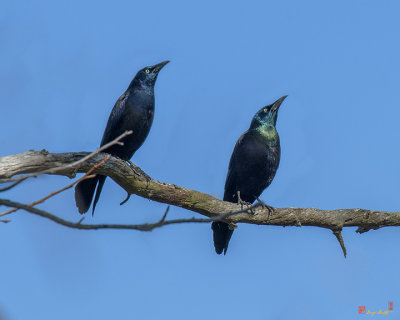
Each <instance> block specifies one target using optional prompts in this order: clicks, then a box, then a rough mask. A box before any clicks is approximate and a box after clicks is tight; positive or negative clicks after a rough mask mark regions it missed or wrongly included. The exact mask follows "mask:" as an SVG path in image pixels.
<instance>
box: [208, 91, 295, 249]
mask: <svg viewBox="0 0 400 320" xmlns="http://www.w3.org/2000/svg"><path fill="white" fill-rule="evenodd" d="M286 97H287V96H283V97H282V98H280V99H278V100H276V101H275V102H274V103H273V104H270V105H268V106H266V107H264V108H262V109H261V110H259V111H258V112H257V113H256V114H255V116H254V117H253V120H252V122H251V124H250V128H249V130H247V131H246V132H245V133H243V134H242V136H241V137H240V138H239V140H238V141H237V142H236V145H235V148H234V150H233V153H232V156H231V160H230V162H229V169H228V175H227V177H226V182H225V192H224V201H229V202H234V203H239V204H243V203H250V204H251V203H253V202H254V201H255V200H256V199H257V198H258V197H259V196H260V195H261V193H262V192H263V191H264V189H265V188H267V187H268V186H269V185H270V184H271V182H272V179H274V176H275V173H276V170H277V169H278V166H279V160H280V156H281V147H280V142H279V135H278V132H277V131H276V128H275V125H276V119H277V116H278V110H279V107H280V105H281V104H282V102H283V100H285V98H286ZM211 228H212V230H213V236H214V247H215V252H216V253H218V254H221V253H222V252H224V254H226V250H227V249H228V244H229V240H230V239H231V237H232V233H233V228H232V227H231V226H229V224H227V223H225V222H221V221H215V222H213V223H212V225H211Z"/></svg>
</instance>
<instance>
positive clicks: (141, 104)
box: [75, 61, 169, 214]
mask: <svg viewBox="0 0 400 320" xmlns="http://www.w3.org/2000/svg"><path fill="white" fill-rule="evenodd" d="M168 62H169V61H164V62H161V63H159V64H156V65H154V66H149V67H145V68H143V69H141V70H139V72H138V73H137V74H136V76H135V78H133V80H132V81H131V83H130V85H129V87H128V89H127V90H126V91H125V92H124V93H123V94H122V96H121V97H119V99H118V100H117V102H116V103H115V105H114V108H113V109H112V111H111V114H110V116H109V118H108V122H107V126H106V129H105V130H104V134H103V138H102V140H101V143H100V146H103V145H105V144H106V143H108V142H110V141H112V140H114V139H115V138H117V137H118V136H120V135H121V134H123V133H124V132H125V131H127V130H132V131H133V133H132V134H131V135H128V136H126V137H125V138H123V139H122V140H121V142H123V143H124V145H123V146H121V145H113V146H111V147H109V148H108V149H106V150H104V152H107V153H109V154H111V155H113V156H116V157H119V158H121V159H122V160H126V161H127V160H129V159H130V158H131V157H132V156H133V154H134V153H135V152H136V150H138V149H139V148H140V146H141V145H142V144H143V142H144V140H145V139H146V137H147V135H148V134H149V131H150V128H151V124H152V122H153V117H154V85H155V82H156V80H157V76H158V73H159V72H160V70H161V69H162V67H164V66H165V65H166V64H167V63H168ZM105 180H106V176H102V175H96V176H95V177H94V178H90V179H86V180H83V181H81V182H79V183H78V184H77V185H76V187H75V201H76V206H77V207H78V210H79V212H80V213H85V212H87V211H88V210H89V208H90V204H91V202H92V198H93V194H94V192H95V190H96V186H97V190H96V196H95V198H94V202H93V209H92V214H93V213H94V209H95V207H96V203H97V201H98V200H99V197H100V193H101V189H102V188H103V185H104V181H105Z"/></svg>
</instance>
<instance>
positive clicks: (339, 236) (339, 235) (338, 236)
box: [332, 229, 347, 258]
mask: <svg viewBox="0 0 400 320" xmlns="http://www.w3.org/2000/svg"><path fill="white" fill-rule="evenodd" d="M332 232H333V234H334V235H335V237H336V239H337V240H338V241H339V244H340V247H341V248H342V251H343V254H344V257H345V258H346V256H347V250H346V246H345V245H344V241H343V236H342V229H338V230H332Z"/></svg>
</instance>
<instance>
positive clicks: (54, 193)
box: [0, 156, 110, 217]
mask: <svg viewBox="0 0 400 320" xmlns="http://www.w3.org/2000/svg"><path fill="white" fill-rule="evenodd" d="M108 159H110V156H107V157H106V158H104V160H103V161H101V162H99V163H98V164H96V165H94V166H93V167H92V168H91V169H90V170H89V171H88V172H87V173H86V174H85V175H84V176H83V177H81V178H80V179H78V180H76V181H74V182H72V183H71V184H69V185H67V186H66V187H64V188H62V189H60V190H57V191H54V192H52V193H50V194H49V195H47V196H46V197H44V198H42V199H40V200H37V201H34V202H32V203H30V204H28V206H29V207H33V206H36V205H37V204H39V203H43V202H45V201H46V200H47V199H49V198H51V197H54V196H55V195H57V194H59V193H61V192H63V191H65V190H68V189H69V188H72V187H73V186H74V185H75V184H77V183H78V182H80V181H82V180H85V179H88V178H93V177H92V176H91V175H90V174H91V173H92V172H93V171H94V170H96V168H98V167H100V166H101V165H102V164H104V163H106V162H107V161H108ZM21 181H22V180H21ZM19 182H20V181H17V183H19ZM17 210H18V208H14V209H11V210H7V211H4V212H1V213H0V217H2V216H5V215H7V214H10V213H13V212H15V211H17Z"/></svg>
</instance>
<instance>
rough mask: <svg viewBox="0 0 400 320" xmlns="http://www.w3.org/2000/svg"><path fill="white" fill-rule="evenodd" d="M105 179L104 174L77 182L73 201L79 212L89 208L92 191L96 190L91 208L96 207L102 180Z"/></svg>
mask: <svg viewBox="0 0 400 320" xmlns="http://www.w3.org/2000/svg"><path fill="white" fill-rule="evenodd" d="M105 180H106V176H99V175H96V176H95V177H94V178H90V179H85V180H82V181H81V182H79V183H78V184H77V185H76V187H75V203H76V206H77V207H78V210H79V213H85V212H87V211H88V210H89V208H90V204H91V203H92V199H93V195H94V191H95V190H96V186H97V183H99V185H98V186H97V191H96V196H95V198H94V203H93V210H92V214H93V213H94V209H95V207H96V203H97V201H98V200H99V197H100V192H101V189H102V188H103V184H104V181H105Z"/></svg>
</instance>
